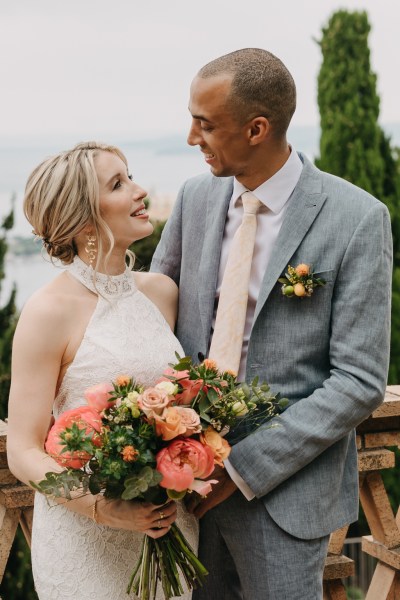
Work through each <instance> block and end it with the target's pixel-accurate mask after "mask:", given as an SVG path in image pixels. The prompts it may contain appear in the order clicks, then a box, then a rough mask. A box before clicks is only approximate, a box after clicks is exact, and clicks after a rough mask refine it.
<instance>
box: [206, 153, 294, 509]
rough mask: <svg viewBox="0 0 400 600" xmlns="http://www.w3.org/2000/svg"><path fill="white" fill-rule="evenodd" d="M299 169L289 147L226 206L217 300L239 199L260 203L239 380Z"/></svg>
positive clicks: (238, 187) (233, 475)
mask: <svg viewBox="0 0 400 600" xmlns="http://www.w3.org/2000/svg"><path fill="white" fill-rule="evenodd" d="M302 168H303V163H302V162H301V160H300V158H299V156H298V154H297V152H295V150H294V149H293V147H292V149H291V153H290V156H289V158H288V160H287V161H286V163H285V164H284V165H283V167H281V169H279V171H277V173H275V174H274V175H273V176H272V177H271V178H270V179H268V180H267V181H265V182H264V183H262V184H261V185H260V186H259V187H258V188H256V189H255V190H247V188H245V187H244V186H243V185H242V184H241V183H239V182H238V181H237V180H236V179H234V184H233V194H232V198H231V201H230V203H229V208H228V213H227V219H226V224H225V231H224V237H223V240H222V249H221V260H220V265H219V273H218V284H217V294H216V297H217V298H219V291H220V289H221V283H222V278H223V275H224V271H225V267H226V263H227V260H228V254H229V248H230V245H231V242H232V238H233V236H234V234H235V232H236V230H237V228H238V227H239V225H240V223H241V221H242V216H243V205H242V201H241V198H240V197H241V195H242V194H243V192H245V191H251V193H252V194H253V195H254V196H256V197H257V198H258V199H259V200H261V202H262V205H261V207H260V209H259V212H258V214H257V233H256V241H255V246H254V254H253V261H252V266H251V273H250V283H249V299H248V304H247V312H246V323H245V329H244V335H243V346H242V357H241V361H240V367H239V373H238V380H239V381H243V380H244V378H245V373H246V360H247V349H248V345H249V338H250V333H251V328H252V325H253V317H254V311H255V307H256V303H257V298H258V294H259V291H260V287H261V283H262V280H263V277H264V273H265V271H266V269H267V267H268V263H269V260H270V258H271V254H272V250H273V247H274V244H275V241H276V238H277V237H278V234H279V231H280V228H281V225H282V222H283V219H284V216H285V212H286V209H287V206H288V204H289V202H290V198H291V195H292V192H293V190H294V188H295V187H296V185H297V182H298V181H299V178H300V175H301V171H302ZM216 306H217V303H216ZM215 316H216V309H215V311H214V319H213V327H214V323H215ZM224 464H225V468H226V470H227V471H228V473H229V475H230V477H231V479H232V480H233V481H234V482H235V483H236V485H237V486H238V488H239V489H240V490H241V492H242V493H243V494H244V496H245V497H246V498H247V499H248V500H252V498H254V494H253V492H252V491H251V490H250V488H249V486H248V485H247V484H246V482H245V481H244V480H243V479H242V478H241V477H240V475H239V474H238V473H237V471H236V470H235V469H234V468H233V466H232V465H231V464H230V463H229V460H225V461H224Z"/></svg>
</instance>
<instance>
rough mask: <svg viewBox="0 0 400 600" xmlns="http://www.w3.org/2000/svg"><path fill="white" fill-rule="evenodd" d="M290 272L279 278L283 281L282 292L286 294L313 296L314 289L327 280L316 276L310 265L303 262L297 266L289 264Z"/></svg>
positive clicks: (302, 296) (301, 296) (300, 296)
mask: <svg viewBox="0 0 400 600" xmlns="http://www.w3.org/2000/svg"><path fill="white" fill-rule="evenodd" d="M287 270H288V272H287V273H285V277H280V278H279V279H278V281H279V283H282V284H283V285H282V294H283V295H284V296H288V297H290V296H298V297H299V298H304V297H305V296H312V294H313V292H314V289H315V288H316V287H318V286H319V285H325V283H326V281H325V280H324V279H321V278H320V277H315V275H314V273H313V272H312V270H311V267H310V265H305V264H304V263H301V264H299V265H297V267H291V266H290V265H288V268H287Z"/></svg>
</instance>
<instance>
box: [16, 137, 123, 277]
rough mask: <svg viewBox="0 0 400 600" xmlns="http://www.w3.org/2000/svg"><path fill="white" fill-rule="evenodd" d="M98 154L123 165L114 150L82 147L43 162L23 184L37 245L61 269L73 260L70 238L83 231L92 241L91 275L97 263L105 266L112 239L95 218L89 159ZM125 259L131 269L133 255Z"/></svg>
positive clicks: (87, 144)
mask: <svg viewBox="0 0 400 600" xmlns="http://www.w3.org/2000/svg"><path fill="white" fill-rule="evenodd" d="M101 151H105V152H111V153H112V154H116V155H117V156H118V157H119V158H120V159H121V160H122V161H123V162H124V163H125V164H127V160H126V157H125V156H124V154H123V153H122V152H121V150H119V149H118V148H116V147H115V146H109V145H107V144H101V143H98V142H82V143H80V144H77V145H76V146H74V148H72V149H71V150H67V151H65V152H60V153H59V154H57V155H56V156H52V157H50V158H48V159H46V160H44V161H43V162H42V163H41V164H40V165H39V166H38V167H36V169H34V171H33V172H32V173H31V175H30V176H29V178H28V181H27V184H26V188H25V197H24V213H25V216H26V218H27V219H28V221H29V223H30V224H31V225H32V227H33V233H34V234H35V235H37V236H38V237H40V238H41V239H42V240H43V246H44V248H45V249H46V251H47V253H48V254H49V256H50V257H51V259H59V260H60V261H61V262H62V263H63V264H64V265H68V264H70V263H72V261H73V260H74V256H75V255H76V254H77V247H76V245H75V242H74V238H75V237H76V236H77V235H78V234H79V233H81V232H82V231H83V230H84V229H85V228H87V229H88V230H90V231H91V235H95V236H96V239H97V261H96V265H95V270H96V269H97V267H98V265H99V263H100V261H101V260H102V259H103V258H104V260H105V263H107V260H108V257H109V256H110V254H111V251H112V249H113V247H114V237H113V234H112V232H111V230H110V228H109V227H108V225H107V223H106V222H105V221H104V219H103V217H102V216H101V214H100V202H99V182H98V178H97V173H96V169H95V166H94V158H95V156H96V154H98V153H99V152H101ZM105 240H107V242H106V244H105V243H104V241H105ZM127 255H128V257H129V263H130V266H132V264H133V259H134V255H133V254H132V252H130V251H129V250H128V251H127Z"/></svg>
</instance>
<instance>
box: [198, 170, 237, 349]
mask: <svg viewBox="0 0 400 600" xmlns="http://www.w3.org/2000/svg"><path fill="white" fill-rule="evenodd" d="M232 190H233V179H232V177H229V178H225V177H224V178H219V179H218V178H216V177H214V178H213V183H212V186H211V188H210V191H209V192H208V195H207V198H206V199H205V202H206V203H207V206H206V211H207V212H206V225H205V234H204V240H203V248H202V253H201V259H200V268H199V273H198V289H199V311H200V319H201V322H202V326H203V332H204V336H205V338H206V344H207V343H208V339H209V335H210V330H211V321H212V316H213V312H214V301H215V291H216V288H217V280H218V270H219V260H220V255H221V246H222V238H223V235H224V229H225V220H226V213H227V211H228V207H229V201H230V199H231V196H232Z"/></svg>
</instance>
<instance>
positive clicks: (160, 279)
mask: <svg viewBox="0 0 400 600" xmlns="http://www.w3.org/2000/svg"><path fill="white" fill-rule="evenodd" d="M134 277H135V281H136V285H137V286H138V288H139V290H140V291H141V292H143V293H144V294H146V295H147V294H149V293H150V294H153V293H156V294H165V296H166V297H169V298H172V299H176V298H177V297H178V286H177V285H176V283H175V281H174V280H173V279H171V277H168V275H164V274H163V273H146V272H145V271H135V273H134Z"/></svg>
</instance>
